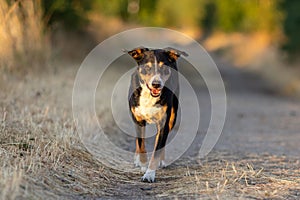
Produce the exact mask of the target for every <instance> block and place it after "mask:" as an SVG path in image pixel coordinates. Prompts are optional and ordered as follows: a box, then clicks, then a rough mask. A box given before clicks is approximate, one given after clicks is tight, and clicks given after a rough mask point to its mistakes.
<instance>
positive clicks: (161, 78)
mask: <svg viewBox="0 0 300 200" xmlns="http://www.w3.org/2000/svg"><path fill="white" fill-rule="evenodd" d="M126 52H127V53H128V54H129V55H130V56H131V57H132V58H134V59H135V61H136V62H137V64H138V67H137V71H138V76H139V80H140V83H141V84H143V85H146V86H147V88H148V89H149V90H150V93H151V95H152V96H153V97H159V96H160V94H161V90H162V89H163V87H164V86H165V83H166V81H167V80H168V79H169V78H170V76H171V74H172V71H174V70H176V71H177V66H176V60H177V59H178V58H179V57H180V56H181V55H184V56H187V53H185V52H183V51H179V50H177V49H174V48H165V49H148V48H145V47H139V48H135V49H133V50H130V51H126ZM172 69H173V70H172Z"/></svg>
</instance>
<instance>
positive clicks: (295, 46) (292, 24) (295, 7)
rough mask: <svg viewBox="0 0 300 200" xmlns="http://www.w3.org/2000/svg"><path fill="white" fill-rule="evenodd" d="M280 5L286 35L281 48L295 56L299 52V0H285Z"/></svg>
mask: <svg viewBox="0 0 300 200" xmlns="http://www.w3.org/2000/svg"><path fill="white" fill-rule="evenodd" d="M280 6H281V8H282V10H283V12H284V15H285V19H284V23H283V30H284V33H285V35H286V37H287V41H286V42H285V44H284V45H283V49H284V50H285V51H287V52H288V53H289V55H291V57H295V56H296V55H297V54H299V53H300V12H299V11H300V1H297V0H285V1H282V2H281V4H280Z"/></svg>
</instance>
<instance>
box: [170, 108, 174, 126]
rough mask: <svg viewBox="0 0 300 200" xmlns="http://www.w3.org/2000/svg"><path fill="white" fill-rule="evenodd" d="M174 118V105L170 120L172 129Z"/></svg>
mask: <svg viewBox="0 0 300 200" xmlns="http://www.w3.org/2000/svg"><path fill="white" fill-rule="evenodd" d="M174 120H175V111H174V107H172V109H171V116H170V120H169V130H171V129H172V128H173V125H174Z"/></svg>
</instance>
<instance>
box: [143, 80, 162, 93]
mask: <svg viewBox="0 0 300 200" xmlns="http://www.w3.org/2000/svg"><path fill="white" fill-rule="evenodd" d="M147 87H148V89H149V90H150V94H151V96H153V97H159V96H160V93H161V90H162V88H163V82H162V81H161V80H159V79H155V80H152V81H150V84H149V85H148V84H147Z"/></svg>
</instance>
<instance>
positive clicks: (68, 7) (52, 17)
mask: <svg viewBox="0 0 300 200" xmlns="http://www.w3.org/2000/svg"><path fill="white" fill-rule="evenodd" d="M42 2H43V3H42V6H43V10H44V18H45V21H46V25H48V26H51V25H53V24H55V23H57V22H59V23H63V25H64V26H65V27H66V28H67V29H79V28H81V27H82V26H83V25H84V24H86V23H87V22H88V19H87V16H86V14H87V12H88V11H89V10H91V9H92V4H93V1H81V0H63V1H61V0H51V1H48V0H43V1H42Z"/></svg>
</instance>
